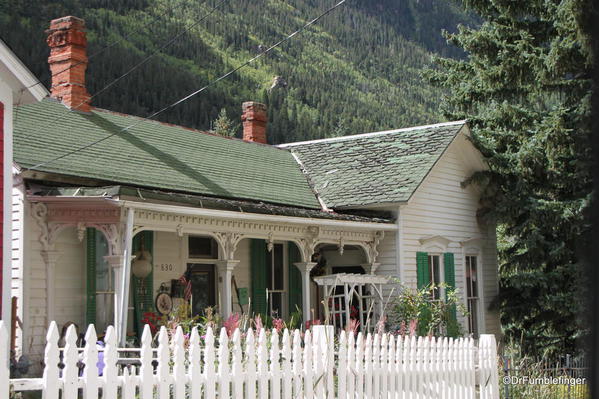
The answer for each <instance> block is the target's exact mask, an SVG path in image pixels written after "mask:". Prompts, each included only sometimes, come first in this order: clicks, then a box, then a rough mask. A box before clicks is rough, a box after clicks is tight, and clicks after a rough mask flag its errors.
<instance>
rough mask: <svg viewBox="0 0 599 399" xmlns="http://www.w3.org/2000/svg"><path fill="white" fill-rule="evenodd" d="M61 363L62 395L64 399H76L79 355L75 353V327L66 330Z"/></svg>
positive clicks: (71, 326)
mask: <svg viewBox="0 0 599 399" xmlns="http://www.w3.org/2000/svg"><path fill="white" fill-rule="evenodd" d="M62 361H63V363H64V369H63V371H62V385H63V388H62V389H63V394H64V397H65V398H69V399H70V398H76V397H77V396H78V395H77V389H78V384H77V382H78V380H79V367H78V366H77V362H78V361H79V353H78V351H77V330H75V325H73V324H71V325H70V326H69V328H67V335H66V338H65V347H64V351H63V357H62Z"/></svg>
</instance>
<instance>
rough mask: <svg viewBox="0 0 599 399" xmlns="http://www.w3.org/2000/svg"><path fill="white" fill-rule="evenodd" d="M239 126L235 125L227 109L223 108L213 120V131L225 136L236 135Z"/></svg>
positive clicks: (211, 130)
mask: <svg viewBox="0 0 599 399" xmlns="http://www.w3.org/2000/svg"><path fill="white" fill-rule="evenodd" d="M237 128H238V126H235V124H234V123H233V121H232V120H231V119H229V116H228V115H227V110H226V109H224V108H221V110H220V112H219V113H218V117H217V118H216V119H215V120H214V121H213V122H212V129H210V132H211V133H215V134H219V135H221V136H224V137H235V133H236V131H237Z"/></svg>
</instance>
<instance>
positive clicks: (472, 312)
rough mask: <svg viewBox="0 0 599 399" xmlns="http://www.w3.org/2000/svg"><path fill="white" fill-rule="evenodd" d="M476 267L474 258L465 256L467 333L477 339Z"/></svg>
mask: <svg viewBox="0 0 599 399" xmlns="http://www.w3.org/2000/svg"><path fill="white" fill-rule="evenodd" d="M477 268H478V265H477V257H476V256H466V295H467V299H468V331H469V332H470V333H471V334H472V335H473V336H474V337H478V334H479V332H478V307H479V303H478V299H479V297H478V274H477V273H478V269H477Z"/></svg>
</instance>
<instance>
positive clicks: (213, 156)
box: [14, 99, 320, 209]
mask: <svg viewBox="0 0 599 399" xmlns="http://www.w3.org/2000/svg"><path fill="white" fill-rule="evenodd" d="M138 121H139V118H137V117H134V116H130V115H123V114H117V113H113V112H109V111H105V110H100V109H94V110H93V111H92V112H91V114H83V113H79V112H73V111H69V110H68V109H67V108H66V107H64V106H63V105H62V104H60V103H58V102H57V101H55V100H52V99H46V100H43V101H41V102H38V103H35V104H31V105H26V106H19V107H17V109H16V111H15V123H14V159H15V162H16V163H17V164H18V165H19V166H21V167H22V168H25V169H26V168H30V167H33V166H35V165H38V164H40V163H43V162H46V161H50V160H52V159H53V158H56V157H58V156H61V155H63V154H65V153H68V152H69V151H73V150H76V149H78V148H80V147H82V146H84V145H86V144H89V143H92V142H95V141H96V140H99V139H102V138H105V137H106V136H109V135H112V134H113V136H112V137H110V138H108V139H106V140H104V141H102V142H100V143H98V144H96V145H93V146H91V147H89V148H87V149H84V150H82V151H78V152H76V153H74V154H72V155H69V156H67V157H65V158H62V159H60V160H57V161H53V162H50V163H48V164H46V165H43V166H40V167H39V168H37V169H36V170H39V171H43V172H50V173H57V174H61V175H66V176H77V177H83V178H90V179H97V180H102V181H105V182H111V183H116V184H125V185H133V186H138V187H150V188H158V189H168V190H174V191H179V192H187V193H194V194H204V195H210V196H215V197H221V198H236V199H248V200H252V201H264V202H269V203H275V204H284V205H290V206H298V207H305V208H315V209H320V204H319V203H318V200H317V198H316V197H315V195H314V193H313V191H312V189H311V188H310V186H309V184H308V182H307V180H306V177H305V175H304V174H303V173H302V171H301V169H300V168H299V167H298V165H297V163H296V161H295V159H294V158H293V156H292V154H291V153H290V152H289V151H286V150H282V149H279V148H276V147H273V146H269V145H262V144H256V143H248V142H244V141H242V140H237V139H229V138H224V137H221V136H216V135H211V134H207V133H204V132H200V131H197V130H193V129H188V128H184V127H180V126H174V125H168V124H165V123H160V122H155V121H144V122H142V123H140V124H138V125H136V126H135V127H133V128H131V129H129V130H127V131H122V129H123V128H124V127H127V126H129V125H131V124H133V123H136V122H138Z"/></svg>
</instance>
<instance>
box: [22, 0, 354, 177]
mask: <svg viewBox="0 0 599 399" xmlns="http://www.w3.org/2000/svg"><path fill="white" fill-rule="evenodd" d="M346 1H347V0H340V1H339V2H338V3H336V4H335V5H334V6H332V7H330V8H329V9H327V10H326V11H324V12H323V13H322V14H320V15H319V16H317V17H316V18H314V19H312V20H311V21H309V22H308V23H306V24H305V25H303V26H302V27H301V28H299V29H298V30H296V31H295V32H293V33H291V34H290V35H287V36H286V37H284V38H283V39H281V40H279V41H278V42H276V43H275V44H273V45H271V46H270V47H268V48H267V49H265V50H264V51H262V52H261V53H259V54H258V55H256V56H254V57H252V58H250V59H249V60H247V61H246V62H244V63H243V64H241V65H239V66H238V67H236V68H233V69H231V70H230V71H229V72H227V73H226V74H224V75H222V76H221V77H219V78H217V79H215V80H213V81H212V82H210V83H208V84H207V85H205V86H204V87H202V88H200V89H198V90H195V91H193V92H191V93H190V94H188V95H187V96H185V97H183V98H181V99H179V100H177V101H175V102H174V103H172V104H170V105H167V106H166V107H164V108H162V109H160V110H158V111H156V112H154V113H153V114H151V115H150V116H148V117H146V118H143V119H140V120H138V121H136V122H135V123H132V124H131V125H129V126H126V127H124V128H122V129H121V130H118V131H117V132H115V133H111V134H109V135H108V136H106V137H103V138H101V139H99V140H96V141H94V142H91V143H89V144H86V145H84V146H82V147H79V148H77V149H75V150H72V151H69V152H67V153H65V154H63V155H60V156H58V157H55V158H52V159H50V160H48V161H45V162H42V163H39V164H37V165H35V166H33V167H31V168H26V169H25V171H27V170H34V169H37V168H40V167H42V166H45V165H48V164H50V163H52V162H56V161H58V160H60V159H63V158H66V157H68V156H70V155H73V154H75V153H77V152H80V151H83V150H86V149H88V148H90V147H93V146H94V145H97V144H99V143H101V142H103V141H106V140H108V139H109V138H111V137H113V136H115V135H117V134H119V133H122V132H125V131H127V130H129V129H131V128H133V127H135V126H137V125H139V124H141V123H143V122H145V121H148V120H151V119H152V118H155V117H156V116H158V115H160V114H161V113H163V112H164V111H166V110H168V109H171V108H173V107H175V106H177V105H179V104H181V103H182V102H184V101H187V100H189V99H190V98H192V97H193V96H196V95H198V94H199V93H201V92H203V91H204V90H206V89H208V88H209V87H211V86H213V85H214V84H216V83H218V82H220V81H221V80H223V79H226V78H227V77H229V76H231V75H232V74H234V73H235V72H237V71H239V70H240V69H242V68H244V67H246V66H248V65H250V64H251V63H252V62H254V61H256V60H257V59H259V58H261V57H262V56H264V55H265V54H267V53H269V52H270V51H271V50H273V49H275V48H276V47H278V46H280V45H281V44H283V43H285V42H287V41H288V40H290V39H292V38H293V37H294V36H295V35H297V34H298V33H300V32H302V31H304V30H305V29H306V28H308V27H310V26H311V25H313V24H315V23H316V22H318V21H319V20H320V19H321V18H323V17H325V16H326V15H328V14H330V13H331V12H332V11H334V10H335V9H337V8H338V7H340V6H341V5H342V4H343V3H345V2H346Z"/></svg>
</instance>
